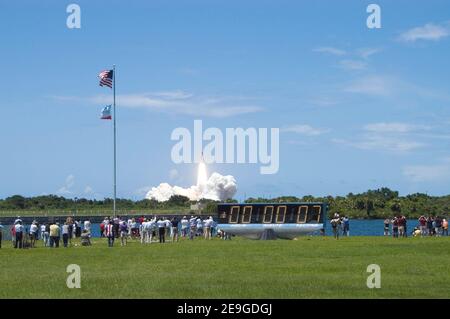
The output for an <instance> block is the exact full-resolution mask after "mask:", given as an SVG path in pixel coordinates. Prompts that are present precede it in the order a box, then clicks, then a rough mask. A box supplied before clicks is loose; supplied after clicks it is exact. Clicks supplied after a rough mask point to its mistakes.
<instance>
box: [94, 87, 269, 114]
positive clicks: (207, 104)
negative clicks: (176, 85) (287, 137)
mask: <svg viewBox="0 0 450 319" xmlns="http://www.w3.org/2000/svg"><path fill="white" fill-rule="evenodd" d="M116 99H117V104H118V105H120V106H121V107H128V108H142V109H147V110H151V111H158V112H167V113H175V114H185V115H192V116H207V117H217V118H224V117H231V116H235V115H242V114H248V113H255V112H260V111H262V110H263V109H262V108H261V107H259V106H256V105H251V104H248V103H244V101H246V100H249V99H244V98H237V97H231V96H195V95H194V94H192V93H188V92H184V91H167V92H153V93H138V94H124V95H118V96H117V97H116ZM89 101H90V102H91V103H94V104H111V103H112V98H111V96H110V95H97V96H94V97H92V98H89Z"/></svg>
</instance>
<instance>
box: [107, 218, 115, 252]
mask: <svg viewBox="0 0 450 319" xmlns="http://www.w3.org/2000/svg"><path fill="white" fill-rule="evenodd" d="M105 236H106V238H108V247H113V246H114V224H113V223H107V224H106V225H105Z"/></svg>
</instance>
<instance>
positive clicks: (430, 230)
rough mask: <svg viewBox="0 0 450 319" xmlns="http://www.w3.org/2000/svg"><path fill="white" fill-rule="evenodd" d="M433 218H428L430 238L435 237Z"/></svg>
mask: <svg viewBox="0 0 450 319" xmlns="http://www.w3.org/2000/svg"><path fill="white" fill-rule="evenodd" d="M433 222H434V220H433V216H431V215H430V216H428V218H427V229H428V236H433Z"/></svg>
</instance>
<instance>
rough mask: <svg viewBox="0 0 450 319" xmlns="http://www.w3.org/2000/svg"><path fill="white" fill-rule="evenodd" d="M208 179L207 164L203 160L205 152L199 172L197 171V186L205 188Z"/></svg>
mask: <svg viewBox="0 0 450 319" xmlns="http://www.w3.org/2000/svg"><path fill="white" fill-rule="evenodd" d="M207 181H208V174H207V172H206V165H205V162H203V153H202V160H201V161H200V163H199V164H198V172H197V187H199V188H203V187H204V186H205V185H206V183H207Z"/></svg>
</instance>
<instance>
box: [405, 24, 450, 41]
mask: <svg viewBox="0 0 450 319" xmlns="http://www.w3.org/2000/svg"><path fill="white" fill-rule="evenodd" d="M449 35H450V28H449V27H448V26H442V25H436V24H433V23H428V24H426V25H424V26H421V27H416V28H412V29H409V30H408V31H405V32H403V33H402V34H400V37H399V39H400V40H401V41H404V42H415V41H417V40H432V41H438V40H440V39H441V38H445V37H447V36H449Z"/></svg>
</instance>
